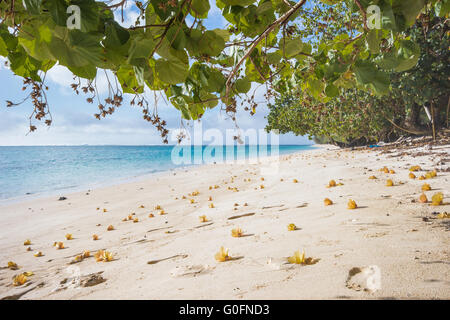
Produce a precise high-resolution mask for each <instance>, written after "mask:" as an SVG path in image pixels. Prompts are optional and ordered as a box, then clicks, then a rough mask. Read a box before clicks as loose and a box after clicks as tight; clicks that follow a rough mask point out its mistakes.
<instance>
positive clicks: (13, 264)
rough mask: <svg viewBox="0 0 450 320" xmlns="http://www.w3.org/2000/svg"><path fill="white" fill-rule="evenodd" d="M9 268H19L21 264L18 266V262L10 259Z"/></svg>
mask: <svg viewBox="0 0 450 320" xmlns="http://www.w3.org/2000/svg"><path fill="white" fill-rule="evenodd" d="M8 269H11V270H17V269H19V266H17V263H15V262H12V261H8Z"/></svg>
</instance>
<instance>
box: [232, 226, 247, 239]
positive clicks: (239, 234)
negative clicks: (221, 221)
mask: <svg viewBox="0 0 450 320" xmlns="http://www.w3.org/2000/svg"><path fill="white" fill-rule="evenodd" d="M243 234H244V232H243V231H242V229H241V228H235V229H232V230H231V236H232V237H234V238H240V237H242V235H243Z"/></svg>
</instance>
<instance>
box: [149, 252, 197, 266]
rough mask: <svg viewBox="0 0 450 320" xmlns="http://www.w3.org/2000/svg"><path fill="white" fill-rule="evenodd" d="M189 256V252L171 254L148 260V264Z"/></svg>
mask: <svg viewBox="0 0 450 320" xmlns="http://www.w3.org/2000/svg"><path fill="white" fill-rule="evenodd" d="M188 256H189V255H187V254H176V255H173V256H170V257H167V258H162V259H156V260H150V261H147V264H157V263H159V262H162V261H166V260H172V259H178V258H180V259H186V258H187V257H188Z"/></svg>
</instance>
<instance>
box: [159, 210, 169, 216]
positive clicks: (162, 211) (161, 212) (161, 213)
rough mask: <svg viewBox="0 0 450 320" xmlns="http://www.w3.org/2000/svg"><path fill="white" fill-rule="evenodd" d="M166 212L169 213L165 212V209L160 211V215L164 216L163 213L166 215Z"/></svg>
mask: <svg viewBox="0 0 450 320" xmlns="http://www.w3.org/2000/svg"><path fill="white" fill-rule="evenodd" d="M165 214H167V212H165V211H164V210H161V211H159V215H160V216H163V215H165Z"/></svg>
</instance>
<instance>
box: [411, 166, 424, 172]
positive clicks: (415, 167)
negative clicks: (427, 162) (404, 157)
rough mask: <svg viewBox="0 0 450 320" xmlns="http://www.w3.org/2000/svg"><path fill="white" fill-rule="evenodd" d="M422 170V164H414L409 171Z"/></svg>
mask: <svg viewBox="0 0 450 320" xmlns="http://www.w3.org/2000/svg"><path fill="white" fill-rule="evenodd" d="M420 170H422V168H420V166H412V167H411V168H409V171H420Z"/></svg>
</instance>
